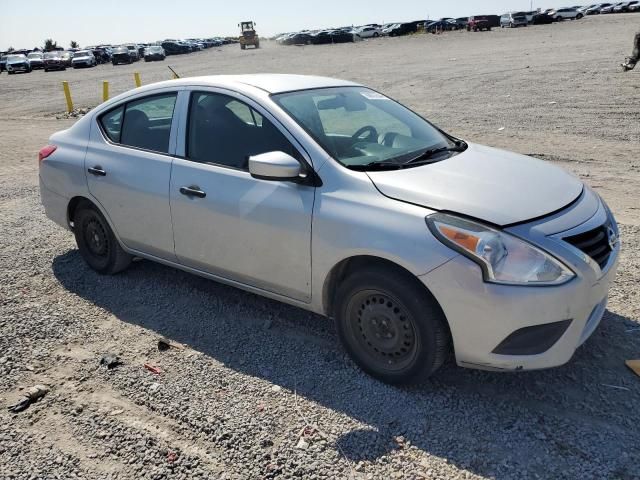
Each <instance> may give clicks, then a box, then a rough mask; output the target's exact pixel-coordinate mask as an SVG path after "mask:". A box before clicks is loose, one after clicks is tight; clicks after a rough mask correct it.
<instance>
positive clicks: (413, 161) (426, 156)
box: [349, 140, 468, 171]
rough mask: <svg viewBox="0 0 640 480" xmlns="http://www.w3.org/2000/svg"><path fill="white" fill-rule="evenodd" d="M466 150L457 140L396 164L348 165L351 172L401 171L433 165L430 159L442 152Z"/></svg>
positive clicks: (460, 141)
mask: <svg viewBox="0 0 640 480" xmlns="http://www.w3.org/2000/svg"><path fill="white" fill-rule="evenodd" d="M467 148H468V145H467V144H466V143H465V142H463V141H462V140H457V141H456V142H455V145H449V146H447V147H440V148H432V149H429V150H425V151H423V152H422V153H420V154H419V155H417V156H415V157H413V158H410V159H409V160H407V161H404V162H397V161H391V160H376V161H374V162H370V163H365V164H364V165H349V168H350V169H351V170H356V171H367V170H401V169H403V168H411V167H417V166H418V165H421V164H425V163H433V160H431V158H432V157H433V156H435V155H437V154H439V153H443V152H464V151H465V150H466V149H467Z"/></svg>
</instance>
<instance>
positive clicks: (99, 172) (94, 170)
mask: <svg viewBox="0 0 640 480" xmlns="http://www.w3.org/2000/svg"><path fill="white" fill-rule="evenodd" d="M87 171H88V172H89V173H90V174H91V175H95V176H96V177H104V176H105V175H106V174H107V172H105V171H104V170H103V169H102V167H101V166H100V165H96V166H95V167H91V168H89V169H87Z"/></svg>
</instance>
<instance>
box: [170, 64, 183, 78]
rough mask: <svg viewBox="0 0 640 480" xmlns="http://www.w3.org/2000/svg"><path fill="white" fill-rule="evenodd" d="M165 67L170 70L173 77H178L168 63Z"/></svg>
mask: <svg viewBox="0 0 640 480" xmlns="http://www.w3.org/2000/svg"><path fill="white" fill-rule="evenodd" d="M167 68H168V69H169V70H171V73H173V78H180V75H178V74H177V73H176V71H175V70H174V69H173V68H171V67H170V66H169V65H167Z"/></svg>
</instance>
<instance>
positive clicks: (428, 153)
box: [401, 141, 467, 165]
mask: <svg viewBox="0 0 640 480" xmlns="http://www.w3.org/2000/svg"><path fill="white" fill-rule="evenodd" d="M466 149H467V144H466V143H465V142H462V141H459V142H457V143H456V144H455V145H454V146H448V147H440V148H432V149H430V150H425V151H424V152H422V153H421V154H420V155H417V156H415V157H413V158H411V159H409V160H407V161H406V162H403V163H402V164H401V165H409V164H412V163H428V161H429V160H431V158H433V157H434V156H436V155H438V154H439V153H443V152H464V151H465V150H466Z"/></svg>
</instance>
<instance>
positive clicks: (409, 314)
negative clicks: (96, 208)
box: [335, 267, 450, 384]
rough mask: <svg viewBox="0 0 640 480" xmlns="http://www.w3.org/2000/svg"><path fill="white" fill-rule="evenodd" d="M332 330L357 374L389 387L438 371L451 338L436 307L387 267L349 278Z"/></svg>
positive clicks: (338, 296)
mask: <svg viewBox="0 0 640 480" xmlns="http://www.w3.org/2000/svg"><path fill="white" fill-rule="evenodd" d="M335 305H336V309H335V312H336V327H337V331H338V336H339V338H340V341H341V342H342V345H343V346H344V348H345V349H346V351H347V352H348V353H349V355H351V358H352V359H353V360H354V361H355V363H356V364H358V366H360V368H362V370H364V371H365V372H366V373H368V374H369V375H371V376H373V377H375V378H377V379H379V380H381V381H383V382H385V383H390V384H414V383H421V382H423V381H424V380H426V379H427V377H429V376H430V375H431V374H433V373H434V372H435V371H436V370H437V369H438V368H440V367H441V366H442V364H443V363H444V361H445V360H446V358H447V356H448V354H449V351H450V334H449V329H448V327H447V323H446V319H445V316H444V313H443V312H442V309H441V308H440V306H439V305H438V302H437V301H436V300H435V299H434V298H433V296H432V295H430V294H429V292H428V291H427V290H425V289H424V287H422V285H421V284H420V283H419V282H418V280H417V279H415V278H411V277H410V276H409V274H406V273H405V272H402V271H400V270H396V269H392V268H377V267H376V268H369V269H365V270H362V271H359V272H355V273H352V274H351V275H349V276H348V277H347V278H346V279H345V280H344V281H343V282H342V283H341V285H340V286H339V287H338V291H337V293H336V303H335Z"/></svg>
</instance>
